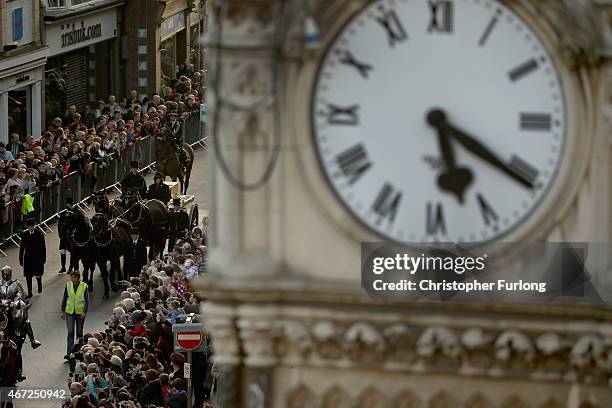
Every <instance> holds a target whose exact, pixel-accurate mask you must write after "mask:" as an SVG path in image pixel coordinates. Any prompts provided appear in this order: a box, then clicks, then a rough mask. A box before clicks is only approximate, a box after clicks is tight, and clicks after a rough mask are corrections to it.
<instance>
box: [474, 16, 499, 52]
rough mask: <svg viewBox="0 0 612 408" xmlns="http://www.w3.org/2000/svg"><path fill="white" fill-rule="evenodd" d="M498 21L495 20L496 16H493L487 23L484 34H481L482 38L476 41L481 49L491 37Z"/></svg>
mask: <svg viewBox="0 0 612 408" xmlns="http://www.w3.org/2000/svg"><path fill="white" fill-rule="evenodd" d="M498 21H499V19H498V18H497V16H494V17H493V18H492V19H491V21H489V24H488V25H487V28H485V30H484V33H482V36H481V37H480V40H479V41H478V45H480V46H481V47H484V45H485V44H486V43H487V40H488V39H489V36H490V35H491V32H492V31H493V29H494V28H495V26H496V25H497V22H498Z"/></svg>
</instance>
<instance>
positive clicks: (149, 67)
mask: <svg viewBox="0 0 612 408" xmlns="http://www.w3.org/2000/svg"><path fill="white" fill-rule="evenodd" d="M156 18H157V7H156V5H155V0H128V2H127V4H126V5H125V31H126V32H125V33H124V35H126V36H127V64H126V72H125V79H126V86H127V90H128V91H129V90H132V89H136V90H137V91H138V93H139V94H147V95H151V94H152V93H154V92H155V91H156V78H157V70H156V58H157V49H156V48H157V46H156V29H157V25H156V21H155V20H156ZM139 30H146V38H143V35H142V34H143V32H140V33H139ZM142 47H146V54H143V53H142V52H143V51H145V50H143V49H142ZM144 64H146V67H145V66H143V65H144ZM144 68H146V69H144ZM142 81H146V84H145V83H143V82H142Z"/></svg>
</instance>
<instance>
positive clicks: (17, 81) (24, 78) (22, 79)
mask: <svg viewBox="0 0 612 408" xmlns="http://www.w3.org/2000/svg"><path fill="white" fill-rule="evenodd" d="M29 80H30V76H29V75H19V76H18V77H17V78H16V79H15V84H21V83H23V82H28V81H29Z"/></svg>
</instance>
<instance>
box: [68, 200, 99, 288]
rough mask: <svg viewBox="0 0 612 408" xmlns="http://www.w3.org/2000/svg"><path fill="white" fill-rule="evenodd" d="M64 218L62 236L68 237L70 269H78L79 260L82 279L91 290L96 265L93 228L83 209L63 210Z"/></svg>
mask: <svg viewBox="0 0 612 408" xmlns="http://www.w3.org/2000/svg"><path fill="white" fill-rule="evenodd" d="M65 211H66V218H65V219H64V224H63V225H62V231H60V234H61V235H62V236H65V237H68V250H69V251H70V269H74V270H78V269H79V261H80V262H81V263H82V264H83V281H84V282H85V283H87V285H88V286H89V291H90V292H93V273H94V269H95V267H96V260H95V257H94V254H95V242H94V240H93V228H92V226H91V223H90V222H89V220H88V219H87V216H86V215H85V213H83V211H81V210H79V209H76V208H73V209H72V210H65Z"/></svg>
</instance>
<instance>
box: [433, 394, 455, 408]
mask: <svg viewBox="0 0 612 408" xmlns="http://www.w3.org/2000/svg"><path fill="white" fill-rule="evenodd" d="M427 406H428V408H459V404H458V403H457V401H455V400H454V399H453V398H452V397H451V396H450V395H448V394H447V393H446V391H438V392H437V393H436V394H435V395H434V396H433V397H431V399H430V400H429V405H427Z"/></svg>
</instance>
